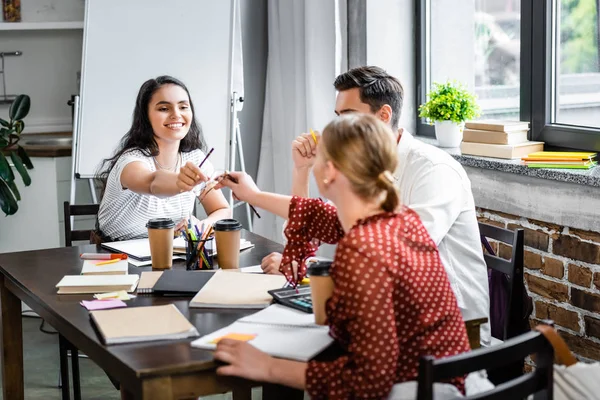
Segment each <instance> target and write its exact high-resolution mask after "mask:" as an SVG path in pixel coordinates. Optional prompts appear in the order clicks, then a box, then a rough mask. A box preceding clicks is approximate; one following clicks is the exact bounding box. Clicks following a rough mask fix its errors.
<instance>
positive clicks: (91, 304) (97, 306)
mask: <svg viewBox="0 0 600 400" xmlns="http://www.w3.org/2000/svg"><path fill="white" fill-rule="evenodd" d="M80 304H81V305H82V306H84V307H85V308H87V309H88V311H93V310H106V309H109V308H119V307H127V304H125V303H124V302H123V301H121V300H118V299H110V300H91V301H88V300H82V301H81V303H80Z"/></svg>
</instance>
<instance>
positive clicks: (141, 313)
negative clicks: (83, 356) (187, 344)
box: [90, 304, 199, 345]
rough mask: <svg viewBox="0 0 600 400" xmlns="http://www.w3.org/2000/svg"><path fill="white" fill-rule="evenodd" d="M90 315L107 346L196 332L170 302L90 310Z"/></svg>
mask: <svg viewBox="0 0 600 400" xmlns="http://www.w3.org/2000/svg"><path fill="white" fill-rule="evenodd" d="M90 318H91V319H92V321H93V322H94V324H95V325H96V328H97V329H98V332H99V333H100V336H101V338H102V340H103V342H104V343H105V344H107V345H109V344H119V343H131V342H148V341H152V340H173V339H185V338H188V337H195V336H198V335H199V334H198V331H197V330H196V328H195V327H194V326H193V325H192V324H191V323H190V322H189V321H188V320H187V319H186V318H185V317H184V316H183V314H181V312H180V311H179V310H178V309H177V307H175V306H174V305H173V304H167V305H164V306H149V307H130V308H118V309H114V310H102V311H91V312H90Z"/></svg>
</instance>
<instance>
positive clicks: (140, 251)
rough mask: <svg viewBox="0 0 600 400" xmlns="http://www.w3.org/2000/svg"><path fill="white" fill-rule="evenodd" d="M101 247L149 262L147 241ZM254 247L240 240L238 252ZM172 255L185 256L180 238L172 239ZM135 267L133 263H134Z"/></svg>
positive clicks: (212, 252) (211, 244)
mask: <svg viewBox="0 0 600 400" xmlns="http://www.w3.org/2000/svg"><path fill="white" fill-rule="evenodd" d="M213 243H214V240H211V241H209V242H207V250H208V252H209V254H210V255H215V254H217V253H216V249H213ZM102 247H103V248H105V249H107V250H110V251H112V252H115V253H125V254H127V255H128V256H129V257H131V258H133V259H134V260H138V261H148V260H150V241H149V240H148V239H133V240H123V241H122V242H107V243H102ZM251 247H254V245H253V244H252V243H251V242H249V241H247V240H246V239H240V251H242V250H246V249H249V248H251ZM173 253H183V254H185V241H184V240H183V238H182V237H177V238H175V239H173ZM134 265H135V263H134Z"/></svg>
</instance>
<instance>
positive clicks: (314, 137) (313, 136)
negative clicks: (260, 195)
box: [259, 129, 318, 218]
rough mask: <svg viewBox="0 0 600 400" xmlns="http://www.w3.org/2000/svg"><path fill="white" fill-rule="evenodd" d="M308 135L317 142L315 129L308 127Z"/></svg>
mask: <svg viewBox="0 0 600 400" xmlns="http://www.w3.org/2000/svg"><path fill="white" fill-rule="evenodd" d="M310 135H311V136H312V138H313V140H314V141H315V144H318V142H317V135H315V131H313V130H312V129H310ZM259 218H260V217H259Z"/></svg>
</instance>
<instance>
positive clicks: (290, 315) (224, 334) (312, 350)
mask: <svg viewBox="0 0 600 400" xmlns="http://www.w3.org/2000/svg"><path fill="white" fill-rule="evenodd" d="M314 321H315V316H314V314H306V313H304V312H301V311H297V310H294V309H292V308H288V307H285V306H282V305H279V304H274V305H272V306H269V307H267V308H265V309H264V310H261V311H259V312H257V313H255V314H252V315H249V316H247V317H244V318H241V319H239V320H237V321H236V322H234V323H233V324H231V325H229V326H227V327H225V328H222V329H219V330H218V331H215V332H213V333H211V334H208V335H206V336H203V337H201V338H200V339H196V340H194V341H193V342H192V347H196V348H200V349H206V350H214V349H215V348H216V346H217V343H218V341H219V340H220V339H224V338H231V339H236V340H244V341H247V342H248V343H250V344H252V345H253V346H254V347H256V348H257V349H259V350H261V351H264V352H265V353H268V354H270V355H272V356H274V357H278V358H286V359H290V360H297V361H305V362H306V361H308V360H310V359H312V358H313V357H314V356H316V355H317V354H319V353H320V352H321V351H323V350H324V349H326V348H327V347H328V346H329V345H330V344H331V343H332V342H333V339H332V338H331V336H329V328H328V327H327V326H321V325H316V324H315V322H314ZM299 343H300V344H301V345H299Z"/></svg>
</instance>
